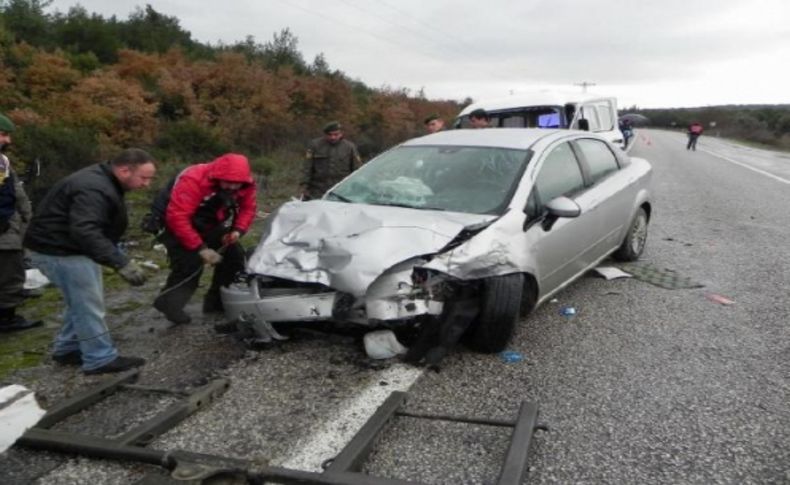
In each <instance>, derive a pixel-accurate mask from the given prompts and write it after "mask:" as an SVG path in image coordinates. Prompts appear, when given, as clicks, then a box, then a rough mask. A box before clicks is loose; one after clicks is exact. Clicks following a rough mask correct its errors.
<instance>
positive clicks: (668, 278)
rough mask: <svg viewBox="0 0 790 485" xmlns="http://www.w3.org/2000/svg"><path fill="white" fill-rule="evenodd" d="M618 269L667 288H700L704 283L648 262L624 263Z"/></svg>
mask: <svg viewBox="0 0 790 485" xmlns="http://www.w3.org/2000/svg"><path fill="white" fill-rule="evenodd" d="M620 269H622V270H623V271H625V272H626V273H630V274H631V275H633V277H634V278H636V279H638V280H639V281H644V282H645V283H650V284H651V285H654V286H658V287H659V288H665V289H667V290H678V289H688V288H702V287H704V286H705V285H703V284H702V283H699V282H697V281H694V280H692V279H691V278H689V277H687V276H681V275H679V274H678V273H677V272H675V271H674V270H671V269H668V268H657V267H655V266H651V265H649V264H624V265H621V266H620Z"/></svg>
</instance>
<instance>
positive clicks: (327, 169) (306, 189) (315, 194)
mask: <svg viewBox="0 0 790 485" xmlns="http://www.w3.org/2000/svg"><path fill="white" fill-rule="evenodd" d="M361 165H362V158H360V156H359V152H358V151H357V146H356V145H354V144H353V143H352V142H350V141H348V140H346V139H345V138H343V127H342V126H341V125H340V123H338V122H337V121H332V122H330V123H327V124H326V125H325V126H324V136H321V137H318V138H315V139H313V140H312V141H311V142H310V144H309V145H308V147H307V154H306V155H305V160H304V165H303V167H302V185H301V192H302V200H310V199H316V198H319V197H321V196H322V195H324V192H326V191H327V190H329V189H331V188H332V186H333V185H335V184H336V183H338V182H340V181H341V180H343V179H344V178H345V177H346V176H347V175H348V174H350V173H351V172H353V171H354V170H356V169H358V168H359V167H360V166H361Z"/></svg>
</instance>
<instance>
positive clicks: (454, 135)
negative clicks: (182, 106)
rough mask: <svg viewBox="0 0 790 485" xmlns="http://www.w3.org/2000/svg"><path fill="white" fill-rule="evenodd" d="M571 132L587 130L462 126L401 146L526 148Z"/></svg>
mask: <svg viewBox="0 0 790 485" xmlns="http://www.w3.org/2000/svg"><path fill="white" fill-rule="evenodd" d="M571 134H585V135H589V133H588V132H584V131H580V132H577V131H576V130H555V129H546V128H478V129H472V128H462V129H457V130H446V131H440V132H438V133H434V134H432V135H426V136H421V137H419V138H413V139H411V140H408V141H406V142H404V143H403V144H402V146H423V145H448V146H479V147H499V148H513V149H517V150H527V149H528V148H530V147H531V146H532V145H533V144H535V142H536V141H538V140H541V139H543V138H548V137H555V138H560V137H562V136H568V135H571Z"/></svg>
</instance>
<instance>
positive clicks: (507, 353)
mask: <svg viewBox="0 0 790 485" xmlns="http://www.w3.org/2000/svg"><path fill="white" fill-rule="evenodd" d="M499 357H500V358H501V359H502V362H504V363H505V364H514V363H516V362H521V361H522V360H524V356H523V355H521V352H517V351H515V350H503V351H502V352H500V353H499Z"/></svg>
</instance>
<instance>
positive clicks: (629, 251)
mask: <svg viewBox="0 0 790 485" xmlns="http://www.w3.org/2000/svg"><path fill="white" fill-rule="evenodd" d="M646 242H647V212H645V210H644V209H642V208H641V207H640V208H639V209H638V210H637V211H636V215H635V216H634V220H633V221H632V222H631V227H630V228H629V229H628V234H626V235H625V239H624V240H623V243H622V244H621V245H620V247H619V248H618V249H617V251H615V252H614V254H613V255H612V256H613V257H614V258H615V259H617V260H619V261H636V260H637V259H639V256H641V255H642V251H644V250H645V243H646Z"/></svg>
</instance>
